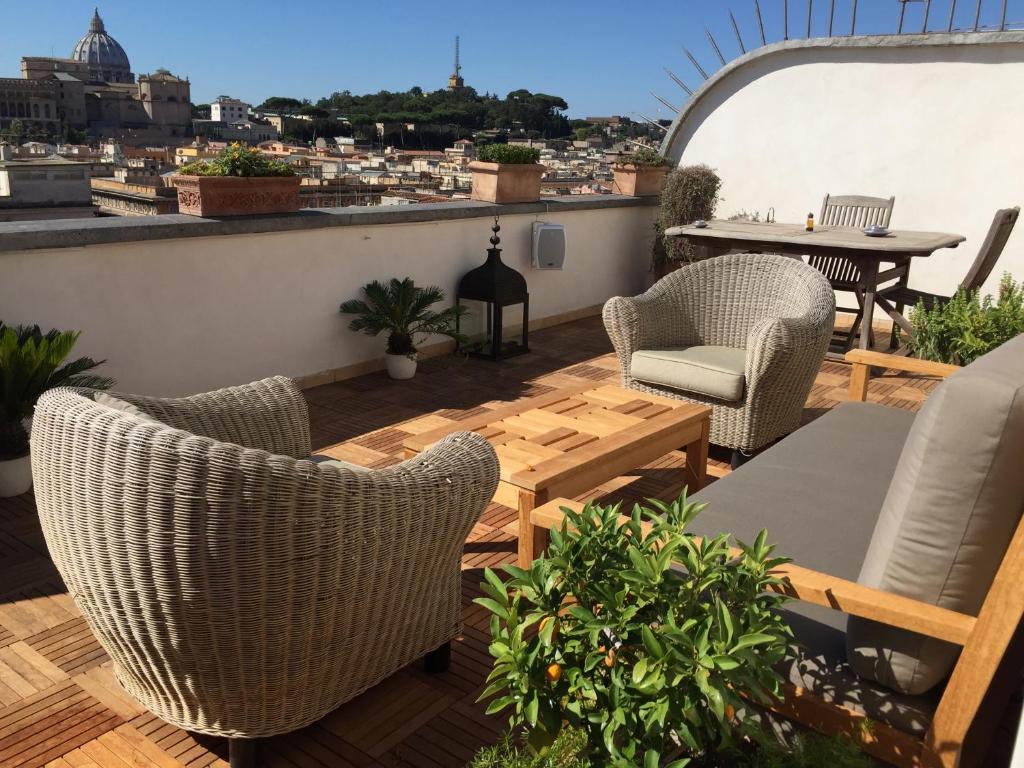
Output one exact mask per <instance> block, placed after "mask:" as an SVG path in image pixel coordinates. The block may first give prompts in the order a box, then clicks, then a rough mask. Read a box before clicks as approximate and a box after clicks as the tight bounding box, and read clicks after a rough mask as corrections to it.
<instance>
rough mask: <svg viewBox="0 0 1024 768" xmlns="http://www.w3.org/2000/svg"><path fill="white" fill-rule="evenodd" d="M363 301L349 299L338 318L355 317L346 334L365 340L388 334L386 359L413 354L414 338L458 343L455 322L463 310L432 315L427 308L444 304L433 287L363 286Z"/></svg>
mask: <svg viewBox="0 0 1024 768" xmlns="http://www.w3.org/2000/svg"><path fill="white" fill-rule="evenodd" d="M363 293H364V294H366V301H363V300H361V299H350V300H349V301H346V302H344V303H343V304H342V305H341V309H340V311H341V312H342V314H352V315H358V317H356V318H355V319H353V320H352V322H351V323H349V326H348V327H349V330H350V331H362V332H363V333H365V334H367V335H368V336H377V335H378V334H381V333H387V334H388V346H387V351H388V354H390V355H406V356H409V357H412V356H414V355H415V354H416V335H417V334H422V335H429V334H438V335H440V336H448V337H450V338H453V339H461V337H460V336H459V335H458V334H457V333H456V332H455V320H456V318H457V317H460V316H461V315H463V314H465V312H466V308H465V307H461V306H459V307H448V308H446V309H442V310H441V311H440V312H434V311H433V310H431V309H430V307H431V306H432V305H434V304H437V303H438V302H439V301H444V291H442V290H441V289H440V288H438V287H437V286H435V285H431V286H429V287H427V288H421V287H419V286H417V285H415V284H414V283H413V281H412V278H411V277H407V278H405V279H404V280H399V279H398V278H396V277H393V278H391V280H390V281H388V282H387V283H382V282H380V281H378V280H374V281H373V282H372V283H369V284H367V285H365V286H363Z"/></svg>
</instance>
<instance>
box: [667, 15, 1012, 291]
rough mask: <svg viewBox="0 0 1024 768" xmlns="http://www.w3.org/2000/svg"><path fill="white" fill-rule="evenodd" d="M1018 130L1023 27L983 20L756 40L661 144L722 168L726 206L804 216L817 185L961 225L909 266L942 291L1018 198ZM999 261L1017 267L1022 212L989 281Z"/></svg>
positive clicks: (908, 217) (922, 282) (678, 155)
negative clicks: (928, 28) (999, 28)
mask: <svg viewBox="0 0 1024 768" xmlns="http://www.w3.org/2000/svg"><path fill="white" fill-rule="evenodd" d="M929 38H930V41H931V42H940V41H944V44H942V45H933V44H923V43H925V42H927V41H928V40H929ZM901 40H902V42H901ZM1015 40H1019V41H1015ZM1000 41H1002V42H1000ZM813 43H817V44H813ZM798 46H800V47H798ZM1022 137H1024V36H1022V35H1021V33H1005V34H1003V35H1000V34H998V33H991V34H983V35H960V36H946V35H943V36H928V37H927V38H925V37H922V36H919V35H918V36H908V37H904V38H902V39H901V38H892V37H890V38H864V39H860V40H858V39H857V38H853V39H850V38H844V39H836V40H832V41H791V42H790V43H788V44H781V45H779V46H772V50H765V49H763V50H762V52H755V53H754V54H751V55H748V56H747V57H746V58H745V59H744V60H742V61H738V62H737V63H736V64H734V65H733V66H732V67H731V68H730V69H729V70H728V71H726V70H723V73H722V75H720V76H718V77H717V78H714V79H713V80H712V81H709V83H708V84H707V86H706V87H705V89H704V90H703V91H701V92H698V93H697V96H696V97H695V99H694V101H693V102H692V106H691V107H689V111H688V112H686V113H684V114H683V116H682V117H681V119H680V120H678V121H677V125H676V126H674V129H673V133H672V134H670V136H669V139H668V141H667V142H666V144H667V150H668V153H669V155H670V156H671V157H672V158H673V160H675V161H677V162H678V163H680V164H691V163H707V164H708V165H710V166H712V167H713V168H716V169H717V170H718V173H719V174H720V175H721V177H722V181H723V185H722V198H723V199H722V200H721V202H720V203H719V206H718V213H717V215H718V216H719V217H723V218H724V217H728V216H730V215H732V214H734V213H736V212H738V211H740V210H743V209H745V210H746V211H748V212H753V211H759V212H760V214H761V217H762V219H763V218H764V216H765V214H766V213H767V211H768V208H769V206H774V207H775V217H776V220H777V221H794V222H802V221H803V220H804V219H805V217H806V215H807V212H808V211H813V212H814V215H815V216H816V217H817V216H818V213H819V210H820V208H821V201H822V198H823V197H824V195H825V193H826V192H831V193H833V194H863V195H873V196H878V197H888V196H890V195H895V196H896V203H895V208H894V209H893V218H892V226H893V227H895V228H902V229H918V230H929V231H942V232H955V233H959V234H963V235H965V236H966V237H967V242H965V243H963V244H961V245H960V246H959V247H958V248H956V249H947V250H944V251H940V252H938V253H936V254H935V255H934V256H933V257H932V258H930V259H928V260H924V259H918V260H915V262H914V264H913V266H912V272H911V284H912V285H913V286H914V287H918V288H923V289H926V290H930V291H936V292H943V293H945V292H951V291H952V290H953V289H954V288H955V287H956V285H957V284H958V283H959V281H960V280H961V278H962V277H963V276H964V274H965V273H966V271H967V268H968V266H969V265H970V263H971V261H972V260H973V259H974V256H975V254H976V253H977V250H978V247H979V246H980V244H981V241H982V239H983V238H984V236H985V233H986V231H987V230H988V227H989V225H990V224H991V221H992V216H993V214H994V213H995V211H996V209H998V208H1006V207H1012V206H1015V205H1022V204H1024V140H1022ZM1003 271H1010V272H1012V273H1013V274H1014V275H1015V276H1016V278H1017V279H1018V280H1019V279H1024V225H1020V226H1018V227H1017V229H1016V231H1015V232H1014V233H1013V235H1012V236H1011V239H1010V241H1009V243H1008V244H1007V248H1006V250H1005V251H1004V253H1003V256H1002V258H1001V260H1000V262H999V263H998V264H997V266H996V269H995V271H994V272H993V275H992V277H991V278H990V279H989V281H988V283H987V284H986V289H988V290H992V289H994V287H995V284H996V283H997V282H998V280H999V276H1000V275H1001V274H1002V272H1003Z"/></svg>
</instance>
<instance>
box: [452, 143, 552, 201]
mask: <svg viewBox="0 0 1024 768" xmlns="http://www.w3.org/2000/svg"><path fill="white" fill-rule="evenodd" d="M538 160H540V150H539V149H534V148H533V147H524V146H521V145H518V144H488V145H486V146H484V147H481V148H480V149H479V150H477V153H476V160H474V161H473V162H471V163H470V164H469V170H470V171H472V173H473V189H472V192H471V193H470V197H472V198H473V199H474V200H483V201H485V202H488V203H535V202H537V201H538V200H540V179H541V176H543V175H544V171H546V170H547V166H544V165H541V164H540V163H538V162H537V161H538Z"/></svg>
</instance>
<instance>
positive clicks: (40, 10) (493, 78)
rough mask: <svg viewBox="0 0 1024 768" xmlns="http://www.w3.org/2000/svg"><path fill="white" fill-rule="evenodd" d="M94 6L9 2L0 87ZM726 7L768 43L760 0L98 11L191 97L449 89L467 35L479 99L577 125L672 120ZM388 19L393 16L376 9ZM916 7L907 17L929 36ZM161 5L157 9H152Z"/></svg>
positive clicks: (775, 6)
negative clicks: (538, 100) (557, 114)
mask: <svg viewBox="0 0 1024 768" xmlns="http://www.w3.org/2000/svg"><path fill="white" fill-rule="evenodd" d="M760 3H761V8H762V12H763V15H764V18H765V26H766V29H765V34H766V36H767V38H768V40H769V42H771V41H772V40H778V39H780V38H781V37H782V8H783V0H760ZM850 3H851V0H835V7H836V26H835V30H836V32H839V31H840V30H842V31H844V32H845V31H846V30H848V28H849V14H850ZM93 4H94V0H88V1H86V0H31V2H29V0H0V76H7V77H17V76H18V73H19V60H20V57H21V56H23V55H38V56H49V55H56V56H67V55H68V54H69V53H70V51H71V48H72V47H73V46H74V44H75V42H76V41H77V40H78V38H79V37H80V36H81V35H82V34H83V33H84V32H85V31H86V29H87V27H88V24H89V18H90V16H91V14H92V7H93ZM949 4H950V0H933V2H932V10H931V18H932V21H931V22H930V25H929V26H930V27H931V28H938V27H942V28H944V27H945V25H946V21H947V18H948V13H949V7H950V5H949ZM1001 5H1002V0H983V8H984V12H983V15H982V23H983V24H985V23H998V20H999V15H1000V12H1001ZM730 7H731V8H733V9H734V12H735V13H736V17H737V21H738V23H739V25H740V31H741V34H742V36H743V38H744V40H745V42H746V44H747V47H748V48H750V47H753V45H754V43H755V41H756V42H759V41H760V37H759V33H758V31H757V22H756V17H755V15H754V11H753V7H754V2H753V0H647V2H643V3H623V2H612V0H591V1H590V2H578V0H562V1H561V2H551V1H550V0H549V1H548V2H534V0H520V2H517V3H514V4H510V5H505V6H496V5H492V4H490V3H487V2H486V0H485V2H480V0H474V2H463V1H462V0H450V1H440V0H435V1H434V2H423V1H422V0H418V1H416V2H407V1H406V0H391V2H388V3H387V4H382V5H381V8H382V9H381V10H378V9H377V7H376V3H374V2H373V0H371V1H370V2H365V1H364V2H361V3H351V2H343V1H342V0H334V1H333V2H332V1H331V0H303V1H302V2H297V3H282V2H280V0H273V1H271V0H249V1H248V2H237V1H236V0H220V2H209V0H175V2H173V3H168V4H164V3H150V2H145V1H140V0H102V1H101V2H100V13H101V15H102V16H103V18H104V21H105V22H106V25H107V31H108V32H110V33H111V34H112V35H113V36H114V37H115V38H117V40H118V41H119V42H120V43H121V45H122V46H124V48H125V50H126V51H127V53H128V56H129V58H130V59H131V62H132V67H133V69H134V71H135V72H136V73H140V72H151V71H152V70H154V69H156V68H158V67H166V68H167V69H169V70H171V71H172V72H174V73H175V74H178V75H182V76H188V77H189V78H190V79H191V81H192V99H193V101H194V102H197V103H199V102H204V101H209V100H210V99H212V98H214V97H216V96H217V94H220V93H225V94H229V95H231V96H235V97H237V98H242V99H245V100H247V101H250V102H252V103H258V102H260V101H262V100H263V99H264V98H266V97H267V96H295V97H298V98H311V99H316V98H318V97H320V96H323V95H327V94H329V93H331V92H332V91H336V90H338V91H340V90H346V89H348V90H350V91H352V92H354V93H365V92H368V91H377V90H380V89H388V90H404V89H407V88H409V87H411V86H413V85H419V86H420V87H422V88H424V89H425V90H430V89H435V88H439V87H443V86H444V85H445V83H446V80H447V77H448V75H449V74H450V72H451V69H452V46H453V38H454V36H455V35H456V34H459V35H461V38H462V64H463V75H464V77H465V79H466V83H467V85H472V86H473V87H475V88H476V89H477V90H478V91H481V92H484V91H490V92H493V93H499V94H501V95H504V94H506V93H508V92H509V91H511V90H513V89H516V88H527V89H529V90H531V91H543V92H545V93H551V94H556V95H559V96H562V97H563V98H565V99H566V101H568V102H569V112H570V115H572V116H574V117H582V116H585V115H604V114H626V115H629V114H634V113H636V112H642V113H644V114H647V115H648V116H651V117H665V116H668V111H667V110H666V109H665V108H664V107H662V106H661V105H660V104H659V103H658V102H657V101H656V100H655V99H654V98H653V97H651V95H650V93H649V91H652V90H653V91H655V92H656V93H658V94H659V95H661V96H663V97H664V98H666V99H668V100H669V101H670V102H671V103H673V104H679V103H681V102H682V101H683V94H682V91H680V90H679V88H678V86H676V85H675V84H674V83H672V81H671V80H670V79H669V78H668V76H667V75H665V73H664V70H663V67H669V68H670V69H672V70H673V71H674V72H676V74H678V75H679V76H680V77H682V78H683V79H684V80H685V81H686V82H687V83H688V84H689V85H690V86H691V87H693V86H695V85H696V84H697V83H698V82H699V80H700V76H699V75H698V74H697V73H696V70H695V69H694V68H693V66H692V65H691V64H690V63H689V62H688V61H687V59H686V57H685V55H684V53H683V46H686V47H688V48H690V49H691V50H692V51H693V52H694V54H695V55H696V56H697V58H698V59H699V60H700V61H701V63H702V64H703V65H704V68H705V69H707V70H708V71H709V72H710V71H712V70H713V69H714V66H715V64H717V57H716V56H715V54H714V51H713V50H712V49H711V47H710V44H709V43H708V42H707V39H706V37H705V34H704V27H705V26H708V27H709V28H710V29H711V30H712V32H713V33H714V35H715V37H716V38H717V40H718V42H719V45H720V46H721V48H722V53H723V54H724V55H725V57H726V59H729V58H732V57H733V56H735V55H736V54H737V53H738V50H739V49H738V47H737V43H736V40H735V37H734V35H733V32H732V27H731V25H730V22H729V16H728V9H729V8H730ZM974 7H975V0H959V2H958V4H957V8H958V13H957V24H958V25H973V22H974ZM383 8H386V9H387V10H383ZM922 8H923V3H911V4H909V5H908V7H907V27H908V28H910V29H920V25H921V14H922ZM1009 8H1010V11H1009V14H1008V16H1009V18H1010V20H1011V21H1018V22H1024V0H1009ZM157 9H159V10H157ZM898 9H899V5H898V3H897V0H860V2H859V4H858V14H857V31H858V32H887V31H893V30H894V29H895V24H896V18H897V15H898V12H899V11H898ZM813 10H814V14H813V16H814V19H813V27H812V30H813V33H814V34H815V35H817V34H824V32H825V30H826V29H827V25H828V10H829V0H813ZM789 14H790V36H794V37H800V36H803V35H804V34H805V33H806V19H807V0H789Z"/></svg>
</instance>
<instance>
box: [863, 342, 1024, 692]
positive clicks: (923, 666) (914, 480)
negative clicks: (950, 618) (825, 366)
mask: <svg viewBox="0 0 1024 768" xmlns="http://www.w3.org/2000/svg"><path fill="white" fill-rule="evenodd" d="M1021 457H1024V336H1018V337H1017V338H1016V339H1013V340H1012V341H1009V342H1007V343H1006V344H1004V345H1003V346H1001V347H1000V348H999V349H996V350H994V351H992V352H990V353H989V354H987V355H985V356H984V357H982V358H980V359H979V360H977V361H976V362H974V363H973V364H972V365H970V366H968V367H967V368H964V369H963V370H961V371H957V372H956V373H955V374H953V375H952V376H950V377H949V379H947V380H946V381H944V382H943V383H942V384H940V385H939V386H938V387H936V388H935V390H934V391H933V392H932V394H931V396H930V397H929V398H928V400H927V401H926V402H925V404H924V406H923V407H922V408H921V412H920V414H919V415H918V417H917V419H916V420H915V421H914V426H913V428H912V429H911V431H910V434H909V435H908V437H907V440H906V445H905V446H904V449H903V453H902V455H901V456H900V459H899V464H898V465H897V467H896V472H895V475H894V477H893V480H892V485H891V486H890V488H889V491H888V494H887V495H886V498H885V503H884V504H883V506H882V511H881V514H880V515H879V518H878V524H877V526H876V528H875V531H874V534H873V536H872V540H871V545H870V547H869V548H868V551H867V555H866V557H865V559H864V564H863V567H862V568H861V571H860V574H859V579H858V580H859V581H860V582H861V583H862V584H866V585H868V586H871V587H877V588H879V589H883V590H885V591H887V592H894V593H896V594H900V595H906V596H908V597H913V598H915V599H918V600H923V601H925V602H928V603H931V604H933V605H939V606H942V607H943V608H949V609H951V610H954V611H960V612H963V613H969V614H972V615H977V613H978V611H979V610H980V608H981V604H982V601H983V600H984V598H985V594H986V593H987V591H988V588H989V586H990V585H991V583H992V579H993V577H994V575H995V571H996V569H997V568H998V566H999V563H1000V561H1001V559H1002V557H1003V554H1004V553H1005V551H1006V547H1007V546H1008V544H1009V542H1010V538H1011V537H1012V535H1013V532H1014V529H1015V528H1016V526H1017V523H1018V521H1019V519H1020V516H1021V511H1022V506H1024V471H1022V463H1021ZM847 643H848V655H849V658H850V663H851V665H852V666H853V668H854V669H855V670H856V671H857V672H858V673H859V674H861V675H863V676H865V677H869V678H871V679H873V680H876V681H878V682H879V683H882V684H883V685H886V686H888V687H890V688H892V689H893V690H897V691H900V692H903V693H910V694H917V693H922V692H924V691H927V690H928V689H930V688H932V687H933V686H935V685H936V684H938V683H939V682H941V681H942V680H943V678H945V676H946V675H947V674H948V673H949V672H950V671H951V669H952V667H953V664H954V663H955V661H956V656H957V653H958V649H957V647H956V646H954V645H951V644H949V643H944V642H940V641H937V640H933V639H930V638H925V637H922V636H920V635H916V634H913V633H910V632H905V631H903V630H898V629H894V628H892V627H886V626H882V625H880V624H877V623H875V622H871V621H867V620H864V619H858V618H853V617H851V618H850V620H849V624H848V630H847Z"/></svg>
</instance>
